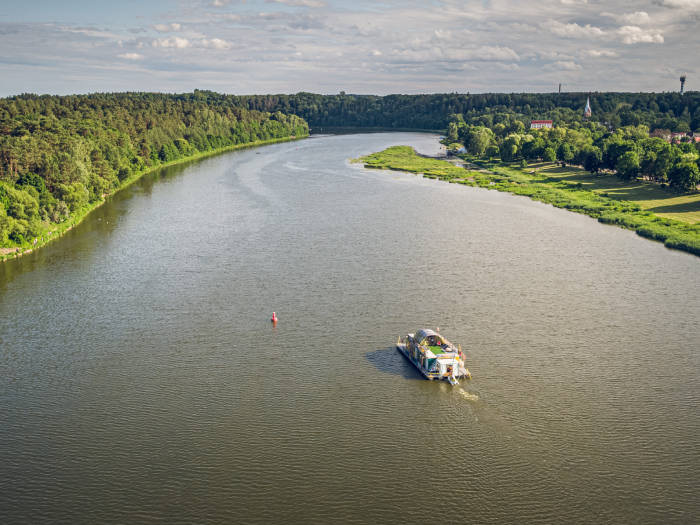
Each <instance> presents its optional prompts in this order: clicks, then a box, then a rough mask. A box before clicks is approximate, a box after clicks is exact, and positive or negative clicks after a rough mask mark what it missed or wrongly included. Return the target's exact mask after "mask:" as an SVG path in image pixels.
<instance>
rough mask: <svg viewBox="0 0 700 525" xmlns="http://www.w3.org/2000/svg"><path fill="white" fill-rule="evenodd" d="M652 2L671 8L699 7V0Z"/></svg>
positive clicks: (660, 0) (656, 0) (655, 0)
mask: <svg viewBox="0 0 700 525" xmlns="http://www.w3.org/2000/svg"><path fill="white" fill-rule="evenodd" d="M654 4H656V5H660V6H662V7H670V8H672V9H693V10H695V9H700V0H654Z"/></svg>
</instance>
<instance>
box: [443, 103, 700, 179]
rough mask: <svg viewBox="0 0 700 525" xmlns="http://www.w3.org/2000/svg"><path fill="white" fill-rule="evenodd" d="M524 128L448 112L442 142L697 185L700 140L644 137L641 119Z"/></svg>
mask: <svg viewBox="0 0 700 525" xmlns="http://www.w3.org/2000/svg"><path fill="white" fill-rule="evenodd" d="M525 128H526V126H525V123H524V122H522V121H520V120H518V119H517V118H515V117H513V116H512V115H502V116H500V117H497V118H496V119H495V124H492V126H491V127H486V126H483V125H474V124H467V123H466V122H465V120H464V117H463V116H462V115H453V116H452V118H451V121H450V122H449V124H448V127H447V134H446V141H447V142H448V143H450V142H452V143H458V144H463V145H464V147H465V149H466V151H467V153H469V154H471V155H475V156H477V157H487V158H493V157H500V159H501V160H502V161H504V162H513V161H517V160H520V161H521V162H522V163H524V164H525V163H526V162H527V161H533V160H544V161H549V162H554V161H558V162H561V163H563V164H578V165H581V166H583V167H584V168H585V169H586V170H588V171H590V172H592V173H597V172H599V171H601V170H609V171H612V172H614V173H616V174H617V176H618V177H620V178H622V179H636V178H638V177H643V178H646V179H648V180H652V181H655V182H658V183H662V184H668V185H670V186H671V187H673V188H675V189H677V190H679V191H683V192H687V191H694V190H695V189H696V186H697V185H698V184H700V143H694V142H679V143H669V142H667V141H666V140H664V139H663V138H660V137H654V136H650V133H649V128H648V127H647V126H645V125H642V124H639V125H636V126H622V127H619V128H617V129H615V130H610V129H609V128H608V127H607V126H603V125H601V124H599V123H597V122H586V123H583V124H579V125H576V124H573V125H571V126H563V125H562V126H557V127H554V128H549V129H548V128H541V129H528V130H526V129H525Z"/></svg>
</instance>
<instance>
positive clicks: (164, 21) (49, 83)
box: [0, 0, 700, 96]
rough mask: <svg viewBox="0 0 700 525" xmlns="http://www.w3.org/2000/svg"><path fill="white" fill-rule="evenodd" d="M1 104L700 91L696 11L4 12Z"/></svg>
mask: <svg viewBox="0 0 700 525" xmlns="http://www.w3.org/2000/svg"><path fill="white" fill-rule="evenodd" d="M0 7H1V9H0V96H8V95H14V94H19V93H26V92H29V93H52V94H68V93H88V92H95V91H161V92H185V91H192V90H193V89H195V88H199V89H211V90H214V91H219V92H223V93H233V94H249V93H295V92H298V91H311V92H316V93H337V92H339V91H346V92H348V93H374V94H388V93H435V92H452V91H456V92H472V93H477V92H489V91H497V92H523V91H527V92H548V91H555V90H556V89H557V85H558V83H560V82H561V83H562V84H563V89H564V90H566V91H610V90H616V91H671V90H677V89H678V87H679V81H678V77H679V76H680V74H681V73H686V74H687V75H688V82H687V84H686V89H692V90H698V89H700V87H699V86H700V58H699V57H700V54H699V52H700V0H646V1H622V0H606V1H599V0H541V1H537V0H533V1H514V0H422V1H418V0H415V1H414V0H378V1H370V0H353V1H345V0H189V1H184V0H119V1H116V0H0Z"/></svg>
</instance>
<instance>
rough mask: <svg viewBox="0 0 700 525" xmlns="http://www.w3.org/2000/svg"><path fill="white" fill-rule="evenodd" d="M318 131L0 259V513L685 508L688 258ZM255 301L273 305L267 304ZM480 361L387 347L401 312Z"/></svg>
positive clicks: (689, 435) (692, 429)
mask: <svg viewBox="0 0 700 525" xmlns="http://www.w3.org/2000/svg"><path fill="white" fill-rule="evenodd" d="M395 144H411V145H413V146H415V147H416V148H417V149H418V150H419V151H421V152H424V153H434V152H435V151H437V149H438V146H439V145H438V143H437V139H436V136H434V135H428V134H416V133H388V134H358V135H345V136H317V137H313V138H310V139H308V140H304V141H300V142H293V143H286V144H278V145H273V146H268V147H264V148H260V149H251V150H246V151H239V152H233V153H228V154H224V155H220V156H217V157H213V158H209V159H206V160H203V161H199V162H196V163H192V164H190V165H185V166H179V167H174V168H170V169H167V170H164V171H161V172H160V173H157V174H154V175H151V176H147V177H145V178H144V179H143V180H141V181H139V182H138V183H137V184H135V185H134V186H132V187H131V188H129V189H127V190H125V191H123V192H121V193H119V194H117V195H116V196H114V197H112V198H110V200H109V202H108V203H107V204H105V205H104V206H102V207H101V208H99V209H98V210H96V211H95V212H93V214H92V215H91V216H90V217H89V218H88V219H87V220H86V221H85V222H84V223H82V224H81V225H80V226H79V227H77V228H74V229H73V230H72V231H71V232H69V233H68V234H67V235H66V236H65V237H63V238H62V239H60V240H59V241H56V242H54V243H53V244H51V245H50V246H48V247H46V248H43V249H41V250H39V251H38V252H36V253H34V254H31V255H29V256H25V257H22V258H21V259H18V260H15V261H10V262H8V263H5V264H1V265H0V522H2V523H3V524H14V523H141V522H155V521H158V522H162V523H195V522H197V523H234V522H235V523H328V522H331V523H419V522H443V521H444V522H448V523H467V522H471V523H527V522H530V523H533V522H548V523H572V522H580V523H586V522H587V523H689V522H691V521H696V520H697V519H698V516H700V498H698V487H700V380H699V376H700V352H699V350H700V328H699V323H698V320H699V319H700V258H698V257H694V256H692V255H688V254H685V253H682V252H677V251H670V250H667V249H665V248H664V247H663V246H662V245H661V244H658V243H655V242H651V241H648V240H645V239H642V238H640V237H638V236H636V235H635V234H634V233H632V232H629V231H625V230H622V229H618V228H615V227H610V226H604V225H601V224H599V223H597V222H596V221H595V220H593V219H591V218H589V217H585V216H582V215H576V214H573V213H569V212H566V211H563V210H559V209H555V208H553V207H551V206H548V205H545V204H541V203H536V202H532V201H530V200H527V199H525V198H521V197H515V196H511V195H508V194H503V193H497V192H493V191H487V190H484V189H474V188H468V187H463V186H458V185H452V184H447V183H444V182H438V181H431V180H427V179H422V178H420V177H416V176H413V175H408V174H403V173H395V172H382V171H370V170H365V169H363V168H362V167H360V166H358V165H351V164H350V163H349V162H348V159H349V158H352V157H357V156H359V155H361V154H365V153H370V152H373V151H378V150H381V149H383V148H385V147H387V146H390V145H395ZM272 311H276V312H277V315H278V316H279V319H280V321H279V323H278V324H277V326H271V323H270V322H269V321H268V319H269V317H270V315H271V313H272ZM438 326H439V328H440V332H441V333H442V334H444V335H445V336H446V337H447V338H448V339H450V340H451V341H453V342H455V343H461V345H462V347H463V348H464V349H465V351H466V356H467V365H468V367H469V368H470V369H471V371H472V374H473V376H474V378H473V379H472V380H471V381H463V382H462V384H461V385H460V386H458V387H450V386H449V385H448V384H441V383H437V382H429V381H425V380H423V379H421V376H419V375H418V374H417V372H416V371H414V369H413V368H412V367H411V365H410V364H408V363H407V362H406V361H405V359H404V358H403V357H402V356H401V355H400V354H399V353H398V352H396V350H395V349H394V346H393V344H394V342H395V341H396V338H397V336H399V335H401V334H406V333H407V332H413V331H415V330H417V329H418V328H421V327H428V328H435V327H438Z"/></svg>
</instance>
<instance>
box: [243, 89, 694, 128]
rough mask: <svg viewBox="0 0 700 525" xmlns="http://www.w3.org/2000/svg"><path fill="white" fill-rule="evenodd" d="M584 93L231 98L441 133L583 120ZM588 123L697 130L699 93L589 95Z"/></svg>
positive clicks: (323, 122)
mask: <svg viewBox="0 0 700 525" xmlns="http://www.w3.org/2000/svg"><path fill="white" fill-rule="evenodd" d="M586 97H588V94H587V93H512V94H508V93H483V94H474V95H470V94H457V93H445V94H435V95H388V96H385V97H379V96H374V95H346V94H342V93H341V94H339V95H316V94H313V93H297V94H295V95H251V96H245V97H237V98H238V99H239V100H240V103H241V104H244V105H245V106H246V107H247V108H249V109H256V110H259V111H282V112H284V113H293V114H295V115H299V116H300V117H303V118H304V119H305V120H306V121H307V122H308V123H309V125H310V126H311V127H312V128H324V127H377V128H410V129H434V130H444V129H445V128H446V127H447V123H448V121H449V118H450V115H453V114H457V115H462V116H463V118H464V120H465V121H466V122H467V123H468V124H480V125H483V126H487V127H491V126H492V125H493V124H494V123H495V122H497V121H498V119H499V118H502V116H503V115H513V116H518V117H519V118H521V119H522V120H529V119H553V120H554V123H555V125H558V124H563V123H566V124H570V123H573V122H581V121H582V120H583V108H584V106H585V104H586ZM590 99H591V107H592V109H593V116H592V120H593V121H597V122H601V123H605V124H606V125H607V126H611V127H613V128H617V127H619V126H630V125H639V124H644V125H646V126H648V127H649V128H650V129H651V130H654V129H668V130H670V131H686V132H687V131H700V92H697V91H694V92H688V93H686V94H685V95H680V94H679V93H592V94H591V95H590Z"/></svg>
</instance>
